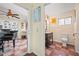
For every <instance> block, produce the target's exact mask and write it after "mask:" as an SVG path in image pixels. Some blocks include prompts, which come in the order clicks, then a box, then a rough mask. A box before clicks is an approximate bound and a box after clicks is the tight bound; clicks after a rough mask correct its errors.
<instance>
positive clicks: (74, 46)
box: [53, 41, 75, 47]
mask: <svg viewBox="0 0 79 59" xmlns="http://www.w3.org/2000/svg"><path fill="white" fill-rule="evenodd" d="M53 42H55V43H57V44H61V45H62V42H59V41H53ZM67 46H72V47H75V46H74V45H72V44H69V43H68V44H67Z"/></svg>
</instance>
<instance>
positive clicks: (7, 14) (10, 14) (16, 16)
mask: <svg viewBox="0 0 79 59" xmlns="http://www.w3.org/2000/svg"><path fill="white" fill-rule="evenodd" d="M0 11H1V12H3V13H6V14H5V15H6V16H11V17H15V18H17V19H20V18H19V17H18V16H19V14H14V13H13V12H12V10H11V9H8V12H5V11H2V10H0Z"/></svg>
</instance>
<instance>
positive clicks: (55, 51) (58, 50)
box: [45, 42, 79, 56]
mask: <svg viewBox="0 0 79 59" xmlns="http://www.w3.org/2000/svg"><path fill="white" fill-rule="evenodd" d="M45 52H46V53H45V54H46V56H79V54H78V53H76V52H75V49H74V47H72V46H67V47H63V46H62V44H58V43H56V42H54V43H53V44H52V45H50V48H46V51H45Z"/></svg>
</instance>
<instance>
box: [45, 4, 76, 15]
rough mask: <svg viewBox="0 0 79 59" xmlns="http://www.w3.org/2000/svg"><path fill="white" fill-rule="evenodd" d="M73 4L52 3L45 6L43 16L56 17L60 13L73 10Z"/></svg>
mask: <svg viewBox="0 0 79 59" xmlns="http://www.w3.org/2000/svg"><path fill="white" fill-rule="evenodd" d="M74 7H75V4H74V3H52V4H48V5H47V6H45V14H46V15H49V16H58V15H60V14H61V13H64V12H67V11H70V10H72V9H74Z"/></svg>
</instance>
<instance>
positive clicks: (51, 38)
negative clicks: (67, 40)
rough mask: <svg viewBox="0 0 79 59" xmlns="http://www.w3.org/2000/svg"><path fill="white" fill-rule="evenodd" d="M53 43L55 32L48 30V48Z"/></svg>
mask: <svg viewBox="0 0 79 59" xmlns="http://www.w3.org/2000/svg"><path fill="white" fill-rule="evenodd" d="M51 44H53V33H52V32H46V33H45V46H46V47H47V48H48V47H49V46H50V45H51Z"/></svg>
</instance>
